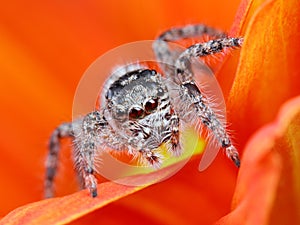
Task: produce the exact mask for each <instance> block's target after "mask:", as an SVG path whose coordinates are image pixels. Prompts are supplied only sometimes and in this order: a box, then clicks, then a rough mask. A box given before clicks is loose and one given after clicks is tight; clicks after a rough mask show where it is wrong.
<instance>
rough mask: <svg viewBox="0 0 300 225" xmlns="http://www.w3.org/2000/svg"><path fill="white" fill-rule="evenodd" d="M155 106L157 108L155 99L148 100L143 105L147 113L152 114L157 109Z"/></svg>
mask: <svg viewBox="0 0 300 225" xmlns="http://www.w3.org/2000/svg"><path fill="white" fill-rule="evenodd" d="M157 106H158V99H157V98H155V99H150V100H148V101H147V102H146V103H145V105H144V107H145V110H146V112H147V113H151V112H153V111H154V110H155V109H156V108H157Z"/></svg>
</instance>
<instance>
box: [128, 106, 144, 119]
mask: <svg viewBox="0 0 300 225" xmlns="http://www.w3.org/2000/svg"><path fill="white" fill-rule="evenodd" d="M143 115H144V110H143V109H142V108H140V107H137V106H135V107H133V108H131V109H130V110H129V118H130V119H139V118H141V117H143Z"/></svg>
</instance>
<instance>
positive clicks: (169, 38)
mask: <svg viewBox="0 0 300 225" xmlns="http://www.w3.org/2000/svg"><path fill="white" fill-rule="evenodd" d="M201 36H209V37H212V38H223V37H226V34H225V33H224V32H223V31H221V30H218V29H215V28H213V27H209V26H206V25H204V24H193V25H187V26H183V27H174V28H171V29H169V30H167V31H165V32H163V33H162V34H161V35H159V36H158V38H157V39H156V41H155V42H154V43H153V50H154V53H155V55H156V58H157V59H158V62H159V63H160V67H161V68H162V69H163V71H164V73H165V75H166V77H168V78H169V79H171V80H174V79H176V77H174V76H173V74H174V64H175V62H176V60H177V59H178V57H179V54H180V53H181V52H182V51H183V47H180V46H179V45H172V44H169V42H174V41H178V40H182V39H187V38H195V37H201ZM175 81H176V80H175Z"/></svg>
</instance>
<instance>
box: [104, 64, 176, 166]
mask: <svg viewBox="0 0 300 225" xmlns="http://www.w3.org/2000/svg"><path fill="white" fill-rule="evenodd" d="M164 80H165V78H163V77H162V76H161V75H160V74H159V73H157V72H156V71H155V70H149V69H138V70H134V71H130V72H128V73H125V74H123V75H122V76H121V77H119V78H118V79H117V80H116V81H114V82H113V83H112V84H110V86H109V87H108V88H104V89H107V91H106V94H105V101H104V105H103V106H104V116H105V117H106V119H107V120H108V121H109V124H110V126H111V127H112V129H113V130H114V131H115V132H116V133H118V136H119V138H120V141H121V140H126V141H123V142H124V144H126V145H127V146H126V147H127V148H128V149H129V150H130V151H131V152H132V151H139V152H140V153H143V154H144V155H145V158H146V159H147V160H148V162H149V163H150V164H151V165H154V166H155V167H156V166H159V163H160V159H159V157H158V156H156V155H155V154H154V153H153V152H152V150H154V149H156V148H158V147H159V146H160V145H161V144H162V143H164V142H167V143H168V144H169V145H170V150H171V151H176V150H177V146H178V132H177V131H178V125H179V119H178V117H177V116H176V113H175V112H174V110H173V108H172V106H171V104H170V99H169V93H168V89H167V86H166V85H165V82H164ZM125 142H126V143H125ZM108 145H109V143H108ZM110 147H112V148H115V146H110Z"/></svg>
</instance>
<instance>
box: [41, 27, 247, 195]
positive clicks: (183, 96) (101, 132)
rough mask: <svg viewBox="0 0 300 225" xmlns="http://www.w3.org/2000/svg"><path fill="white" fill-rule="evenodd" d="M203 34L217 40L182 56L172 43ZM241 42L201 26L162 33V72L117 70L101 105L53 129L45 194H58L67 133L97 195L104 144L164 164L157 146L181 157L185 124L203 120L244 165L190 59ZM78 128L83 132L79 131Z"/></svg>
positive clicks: (220, 143) (156, 46)
mask: <svg viewBox="0 0 300 225" xmlns="http://www.w3.org/2000/svg"><path fill="white" fill-rule="evenodd" d="M203 35H207V36H211V37H214V39H213V40H210V41H207V42H204V43H197V44H194V45H192V46H190V47H189V48H187V49H186V50H185V51H183V52H182V53H180V54H179V55H178V53H176V52H174V51H172V50H171V49H170V48H169V45H168V43H169V42H174V41H177V40H180V39H186V38H193V37H199V36H203ZM242 42H243V39H242V38H232V37H227V36H226V35H225V34H224V33H223V32H221V31H219V30H216V29H214V28H211V27H208V26H205V25H201V24H200V25H188V26H185V27H179V28H172V29H170V30H168V31H166V32H164V33H162V34H161V35H160V36H159V37H158V38H157V40H156V41H155V42H154V45H153V50H154V52H155V55H156V57H157V59H158V61H160V62H165V64H161V65H160V66H161V70H162V71H163V72H162V73H163V74H162V73H160V72H158V71H156V70H154V69H150V68H147V67H146V66H145V65H144V66H143V65H139V64H134V65H129V66H125V67H124V69H121V70H119V71H117V72H113V73H112V75H111V76H110V78H109V79H108V80H107V81H106V83H105V85H104V89H103V90H104V91H103V93H102V103H101V107H100V109H98V110H95V111H93V112H90V113H88V114H87V115H86V116H84V117H83V118H81V119H78V120H76V121H73V122H70V123H63V124H61V125H60V126H58V127H57V128H56V129H55V130H54V132H53V134H52V136H51V138H50V143H49V154H48V157H47V160H46V178H45V197H51V196H53V180H54V177H55V175H56V170H57V164H58V153H59V150H60V139H61V138H65V137H71V138H73V139H74V154H73V155H74V160H75V166H76V170H77V172H78V174H79V177H81V178H82V180H83V183H84V186H85V188H87V189H89V191H90V194H91V196H92V197H96V196H97V181H96V178H95V155H96V153H97V151H101V150H102V149H105V148H103V146H108V147H110V148H113V149H115V150H124V149H125V150H127V151H128V152H129V153H131V154H135V155H139V157H140V158H142V159H143V160H144V162H147V163H148V164H149V165H152V166H153V167H155V168H159V166H160V164H161V162H162V157H160V155H159V154H157V153H156V152H155V151H154V149H157V148H158V147H159V146H161V145H162V144H163V143H164V144H166V145H167V148H168V150H169V151H170V152H172V153H174V155H179V154H180V152H181V143H180V136H181V132H180V131H181V129H180V127H181V123H183V122H184V123H190V122H193V121H195V120H197V121H200V123H201V124H203V125H204V126H205V127H206V128H207V129H208V130H209V131H210V133H211V135H212V136H213V137H214V138H215V140H216V142H217V143H218V146H217V147H218V148H223V149H224V151H225V152H226V155H227V157H228V158H230V159H231V160H232V161H233V162H234V163H235V165H236V166H237V167H239V165H240V160H239V156H238V152H237V150H236V148H235V147H234V146H233V144H232V141H231V139H230V137H229V135H228V133H227V131H226V129H225V127H224V124H223V123H222V122H221V121H220V119H219V118H218V117H217V115H216V114H217V113H216V112H215V111H214V110H213V108H212V107H211V106H210V105H209V104H208V100H207V99H206V98H205V95H203V93H201V91H200V88H199V87H198V86H197V85H196V82H195V80H194V73H193V70H192V68H191V61H190V60H191V59H193V58H197V57H204V56H207V55H211V54H215V53H218V52H222V51H223V49H225V48H234V47H240V46H241V44H242ZM170 65H173V66H170ZM172 90H176V91H175V92H174V91H172ZM171 92H172V93H171ZM175 99H176V100H175ZM187 112H189V113H187ZM74 127H77V128H76V129H78V130H79V132H78V133H76V134H75V132H74Z"/></svg>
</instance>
